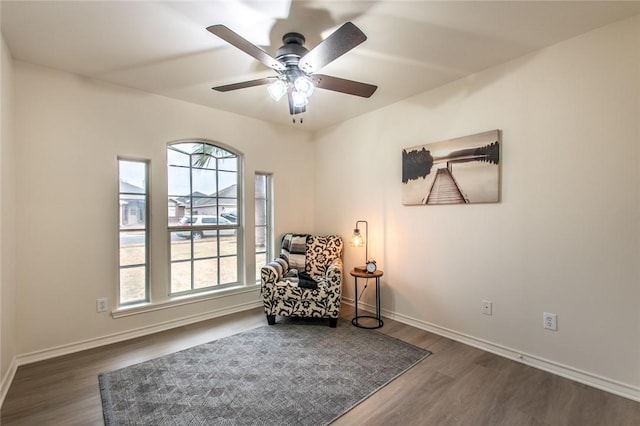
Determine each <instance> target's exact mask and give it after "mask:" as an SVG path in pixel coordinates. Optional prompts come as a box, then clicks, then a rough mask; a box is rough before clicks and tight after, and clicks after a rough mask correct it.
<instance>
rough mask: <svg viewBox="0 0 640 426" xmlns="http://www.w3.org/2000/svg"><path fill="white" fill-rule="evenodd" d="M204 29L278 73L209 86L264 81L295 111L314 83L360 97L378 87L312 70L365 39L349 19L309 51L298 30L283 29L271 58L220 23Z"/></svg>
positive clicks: (228, 87)
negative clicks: (287, 31)
mask: <svg viewBox="0 0 640 426" xmlns="http://www.w3.org/2000/svg"><path fill="white" fill-rule="evenodd" d="M207 30H208V31H209V32H211V33H212V34H214V35H216V36H218V37H220V38H221V39H223V40H224V41H226V42H227V43H229V44H231V45H233V46H235V47H237V48H238V49H240V50H242V51H243V52H245V53H246V54H248V55H250V56H252V57H254V58H255V59H257V60H258V61H260V62H262V63H263V64H264V65H266V66H268V67H269V68H271V69H273V70H274V71H275V72H277V73H278V75H277V76H273V77H266V78H259V79H257V80H250V81H244V82H242V83H234V84H227V85H224V86H217V87H213V90H217V91H219V92H228V91H231V90H236V89H244V88H246V87H253V86H260V85H266V84H268V85H269V87H268V88H267V90H268V91H269V94H270V95H271V96H272V97H273V98H274V99H275V100H279V99H280V98H282V97H283V96H284V95H285V94H286V95H287V97H288V100H289V113H290V114H291V115H295V114H300V113H303V112H305V111H306V106H307V103H308V102H309V97H310V96H311V94H312V93H313V91H314V89H315V88H316V87H318V88H320V89H325V90H332V91H334V92H341V93H346V94H348V95H356V96H361V97H364V98H369V97H371V95H373V93H374V92H375V91H376V89H377V88H378V86H374V85H371V84H366V83H361V82H358V81H353V80H346V79H343V78H338V77H332V76H328V75H324V74H316V71H318V70H320V68H322V67H324V66H325V65H327V64H329V63H330V62H332V61H333V60H335V59H337V58H338V57H340V56H342V55H344V54H345V53H347V52H348V51H350V50H351V49H353V48H354V47H356V46H358V45H359V44H361V43H362V42H364V41H365V40H366V39H367V36H366V35H365V34H364V33H363V32H362V31H361V30H360V29H359V28H358V27H356V26H355V25H354V24H353V23H351V22H347V23H345V24H344V25H342V26H341V27H340V28H338V29H337V30H336V31H335V32H333V33H332V34H331V35H330V36H329V37H327V38H326V39H324V40H323V41H322V42H321V43H320V44H318V45H317V46H316V47H314V48H313V49H311V50H310V51H309V50H308V49H307V48H305V47H304V42H305V38H304V36H303V35H302V34H300V33H296V32H290V33H286V34H285V35H284V36H283V37H282V42H283V43H284V45H283V46H281V47H280V48H279V49H278V50H277V51H276V57H275V58H273V57H272V56H271V55H269V54H268V53H266V52H265V51H264V50H262V49H260V48H259V47H257V46H255V45H253V44H252V43H250V42H249V41H247V40H245V39H244V38H242V37H241V36H239V35H238V34H236V33H235V32H233V31H231V30H230V29H229V28H227V27H225V26H224V25H212V26H210V27H208V28H207ZM294 121H295V120H294Z"/></svg>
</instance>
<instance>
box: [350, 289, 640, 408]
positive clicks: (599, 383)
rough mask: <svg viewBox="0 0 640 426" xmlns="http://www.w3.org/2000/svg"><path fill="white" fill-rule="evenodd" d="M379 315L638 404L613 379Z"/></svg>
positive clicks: (639, 397)
mask: <svg viewBox="0 0 640 426" xmlns="http://www.w3.org/2000/svg"><path fill="white" fill-rule="evenodd" d="M342 302H343V303H345V304H347V305H351V306H353V304H354V300H353V299H348V298H342ZM359 305H360V306H362V307H363V308H364V309H366V310H367V311H370V312H371V311H373V312H375V309H376V308H375V306H373V305H369V304H367V303H362V302H360V303H359ZM382 316H383V317H387V318H390V319H393V320H395V321H398V322H401V323H403V324H407V325H410V326H413V327H416V328H419V329H421V330H425V331H428V332H431V333H434V334H437V335H439V336H443V337H447V338H449V339H451V340H455V341H458V342H461V343H464V344H466V345H469V346H473V347H475V348H478V349H482V350H484V351H487V352H491V353H494V354H496V355H500V356H502V357H505V358H508V359H511V360H514V361H517V362H521V363H523V364H526V365H529V366H531V367H535V368H538V369H540V370H543V371H547V372H549V373H552V374H555V375H557V376H561V377H564V378H566V379H569V380H574V381H576V382H579V383H582V384H585V385H588V386H591V387H594V388H596V389H600V390H603V391H605V392H609V393H612V394H614V395H618V396H621V397H624V398H628V399H631V400H633V401H638V402H640V387H637V386H632V385H629V384H626V383H622V382H618V381H616V380H611V379H608V378H606V377H602V376H599V375H597V374H593V373H590V372H588V371H583V370H580V369H577V368H574V367H571V366H568V365H564V364H561V363H558V362H555V361H551V360H548V359H545V358H542V357H539V356H536V355H531V354H528V353H526V352H522V351H518V350H516V349H512V348H509V347H506V346H502V345H498V344H496V343H492V342H489V341H487V340H483V339H479V338H477V337H474V336H470V335H468V334H464V333H460V332H458V331H455V330H451V329H448V328H445V327H441V326H439V325H436V324H431V323H429V322H426V321H422V320H419V319H416V318H412V317H409V316H406V315H402V314H399V313H396V312H392V311H389V310H386V309H382Z"/></svg>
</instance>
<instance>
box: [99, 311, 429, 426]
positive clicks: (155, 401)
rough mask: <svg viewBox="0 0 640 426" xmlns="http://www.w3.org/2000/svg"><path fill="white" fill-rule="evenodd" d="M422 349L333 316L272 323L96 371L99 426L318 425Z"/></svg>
mask: <svg viewBox="0 0 640 426" xmlns="http://www.w3.org/2000/svg"><path fill="white" fill-rule="evenodd" d="M429 355H430V352H428V351H426V350H423V349H420V348H417V347H415V346H412V345H409V344H407V343H404V342H402V341H400V340H397V339H394V338H392V337H389V336H386V335H384V334H382V333H378V332H376V331H370V330H364V329H359V328H355V327H353V326H352V325H351V324H350V323H349V322H348V321H344V320H341V321H340V322H339V323H338V327H337V328H330V327H328V326H327V325H326V322H322V323H321V325H320V324H319V323H313V322H309V323H300V322H298V323H295V322H294V323H278V324H276V325H273V326H263V327H258V328H256V329H253V330H249V331H245V332H243V333H240V334H236V335H233V336H229V337H225V338H222V339H219V340H215V341H213V342H209V343H206V344H203V345H200V346H196V347H193V348H190V349H186V350H183V351H181V352H176V353H173V354H170V355H166V356H163V357H160V358H157V359H153V360H150V361H146V362H142V363H140V364H136V365H133V366H130V367H125V368H122V369H119V370H115V371H111V372H109V373H103V374H100V376H99V382H100V394H101V396H102V406H103V414H104V420H105V423H106V424H107V425H323V424H327V423H329V422H331V421H332V420H335V419H336V418H337V417H339V416H340V415H341V414H343V413H345V412H346V411H347V410H349V409H350V408H352V407H353V406H354V405H356V404H358V403H359V402H360V401H361V400H363V399H364V398H366V397H368V396H369V395H371V394H372V393H374V392H376V391H377V390H378V389H380V388H381V387H383V386H384V385H385V384H387V383H388V382H390V381H391V380H393V379H394V378H396V377H397V376H398V375H400V374H402V373H403V372H405V371H407V370H408V369H409V368H410V367H412V366H413V365H414V364H416V363H417V362H419V361H421V360H422V359H424V358H426V357H427V356H429Z"/></svg>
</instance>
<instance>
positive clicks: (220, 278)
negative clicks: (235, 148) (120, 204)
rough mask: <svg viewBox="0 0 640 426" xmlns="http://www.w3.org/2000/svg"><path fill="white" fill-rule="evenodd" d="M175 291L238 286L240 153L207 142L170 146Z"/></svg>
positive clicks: (172, 283) (170, 223)
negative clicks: (229, 285) (230, 285)
mask: <svg viewBox="0 0 640 426" xmlns="http://www.w3.org/2000/svg"><path fill="white" fill-rule="evenodd" d="M167 166H168V169H167V180H168V194H167V195H168V233H169V241H170V266H171V268H170V269H171V270H170V293H171V294H178V293H180V294H182V293H186V292H195V291H198V290H202V289H208V288H211V287H214V286H224V285H228V284H235V283H237V282H238V281H239V277H240V266H241V265H240V263H239V261H238V258H239V256H238V253H242V250H243V247H242V238H239V237H240V236H239V233H240V232H241V228H240V226H239V223H241V222H240V221H239V218H238V212H239V211H241V210H240V209H239V208H238V207H239V206H238V194H239V190H238V183H239V158H238V155H237V154H236V153H233V152H231V151H229V150H228V149H226V148H222V147H220V146H217V145H213V144H210V143H207V142H199V141H194V142H180V143H174V144H170V145H168V146H167Z"/></svg>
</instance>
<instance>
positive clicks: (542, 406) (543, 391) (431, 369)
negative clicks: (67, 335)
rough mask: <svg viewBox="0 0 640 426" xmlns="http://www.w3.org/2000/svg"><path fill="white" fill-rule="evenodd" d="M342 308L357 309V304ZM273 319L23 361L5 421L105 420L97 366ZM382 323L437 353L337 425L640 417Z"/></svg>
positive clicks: (237, 317)
mask: <svg viewBox="0 0 640 426" xmlns="http://www.w3.org/2000/svg"><path fill="white" fill-rule="evenodd" d="M342 315H343V316H344V317H347V318H350V317H351V316H353V310H352V308H350V307H348V306H345V307H344V309H343V314H342ZM264 324H266V319H265V317H264V315H263V313H262V309H254V310H251V311H247V312H243V313H239V314H233V315H229V316H226V317H222V318H217V319H214V320H210V321H205V322H201V323H198V324H194V325H190V326H186V327H180V328H177V329H174V330H170V331H166V332H162V333H157V334H154V335H151V336H146V337H142V338H138V339H133V340H130V341H127V342H122V343H117V344H113V345H109V346H105V347H102V348H97V349H92V350H88V351H83V352H80V353H76V354H73V355H68V356H64V357H59V358H56V359H51V360H47V361H43V362H39V363H35V364H30V365H26V366H22V367H20V368H19V369H18V372H17V374H16V377H15V379H14V381H13V384H12V386H11V388H10V390H9V393H8V395H7V398H6V400H5V402H4V405H3V408H2V417H1V424H2V425H5V426H7V425H65V426H66V425H102V424H103V422H102V408H101V404H100V393H99V390H98V373H100V372H103V371H109V370H113V369H116V368H121V367H124V366H127V365H131V364H135V363H138V362H141V361H144V360H148V359H151V358H155V357H158V356H161V355H164V354H167V353H171V352H175V351H178V350H181V349H185V348H188V347H191V346H195V345H198V344H200V343H205V342H208V341H211V340H214V339H217V338H220V337H224V336H228V335H231V334H235V333H238V332H241V331H244V330H247V329H250V328H254V327H257V326H260V325H264ZM380 331H381V332H383V333H385V334H388V335H391V336H394V337H396V338H399V339H402V340H404V341H406V342H409V343H411V344H414V345H416V346H419V347H422V348H425V349H428V350H430V351H432V352H433V355H431V356H430V357H428V358H426V359H425V360H423V361H422V362H420V363H419V364H417V365H416V366H414V367H413V368H412V369H411V370H409V371H408V372H407V373H405V374H404V375H402V376H400V377H399V378H397V379H396V380H395V381H393V382H391V383H390V384H389V385H387V386H386V387H384V388H383V389H382V390H380V391H379V392H377V393H375V394H374V395H372V396H371V397H369V398H368V399H367V400H365V401H364V402H362V403H361V404H360V405H358V406H356V407H355V408H353V409H352V410H351V411H349V412H347V413H346V414H345V415H343V416H342V417H340V418H339V419H338V420H337V421H336V422H334V425H403V426H405V425H438V426H443V425H491V426H494V425H509V426H519V425H580V426H585V425H598V426H608V425H611V426H619V425H634V426H637V425H640V403H637V402H633V401H631V400H628V399H625V398H621V397H618V396H615V395H612V394H609V393H606V392H603V391H599V390H596V389H593V388H590V387H588V386H584V385H581V384H579V383H575V382H572V381H570V380H567V379H563V378H561V377H558V376H554V375H552V374H549V373H545V372H543V371H540V370H537V369H534V368H531V367H528V366H525V365H523V364H520V363H517V362H514V361H510V360H507V359H504V358H501V357H499V356H496V355H493V354H490V353H487V352H484V351H482V350H479V349H476V348H472V347H470V346H467V345H464V344H461V343H458V342H455V341H452V340H449V339H447V338H444V337H440V336H437V335H434V334H431V333H428V332H426V331H422V330H419V329H416V328H414V327H410V326H407V325H404V324H401V323H399V322H396V321H393V320H389V319H387V320H385V325H384V327H383V328H381V329H380ZM275 424H277V421H275Z"/></svg>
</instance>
